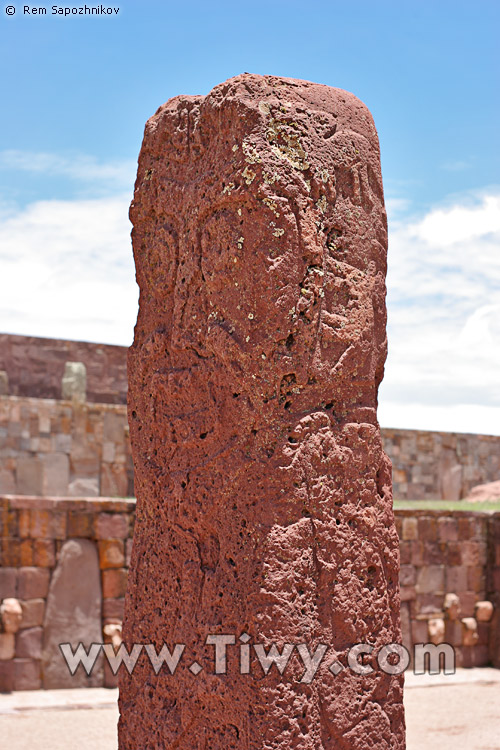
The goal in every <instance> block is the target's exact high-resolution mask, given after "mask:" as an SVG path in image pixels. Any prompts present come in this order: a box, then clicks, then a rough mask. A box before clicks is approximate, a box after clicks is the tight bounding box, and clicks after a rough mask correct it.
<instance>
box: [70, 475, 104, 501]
mask: <svg viewBox="0 0 500 750" xmlns="http://www.w3.org/2000/svg"><path fill="white" fill-rule="evenodd" d="M99 494H100V491H99V478H98V477H80V478H77V479H74V480H73V481H72V482H70V483H69V487H68V495H69V496H70V497H99Z"/></svg>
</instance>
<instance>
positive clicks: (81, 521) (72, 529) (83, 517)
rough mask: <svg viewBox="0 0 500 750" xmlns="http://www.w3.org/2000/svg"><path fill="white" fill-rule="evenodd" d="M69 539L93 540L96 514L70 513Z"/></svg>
mask: <svg viewBox="0 0 500 750" xmlns="http://www.w3.org/2000/svg"><path fill="white" fill-rule="evenodd" d="M67 534H68V537H69V538H71V537H82V538H84V539H89V538H92V536H93V534H94V514H93V513H90V512H88V511H71V510H70V511H68V526H67Z"/></svg>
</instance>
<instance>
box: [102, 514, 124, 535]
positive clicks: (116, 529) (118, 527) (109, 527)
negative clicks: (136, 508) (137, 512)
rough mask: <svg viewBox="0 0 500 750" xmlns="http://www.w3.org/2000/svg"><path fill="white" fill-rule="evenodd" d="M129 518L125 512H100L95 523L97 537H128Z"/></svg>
mask: <svg viewBox="0 0 500 750" xmlns="http://www.w3.org/2000/svg"><path fill="white" fill-rule="evenodd" d="M128 533H129V518H128V516H126V515H125V514H123V513H99V515H98V516H97V519H96V523H95V534H96V538H97V539H126V538H127V537H128Z"/></svg>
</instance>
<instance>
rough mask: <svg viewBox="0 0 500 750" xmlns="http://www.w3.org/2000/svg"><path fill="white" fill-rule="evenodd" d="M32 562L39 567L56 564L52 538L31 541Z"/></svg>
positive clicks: (50, 566)
mask: <svg viewBox="0 0 500 750" xmlns="http://www.w3.org/2000/svg"><path fill="white" fill-rule="evenodd" d="M33 559H34V564H35V565H36V566H37V567H40V568H53V567H54V565H55V564H56V549H55V543H54V541H53V540H52V539H35V540H34V541H33Z"/></svg>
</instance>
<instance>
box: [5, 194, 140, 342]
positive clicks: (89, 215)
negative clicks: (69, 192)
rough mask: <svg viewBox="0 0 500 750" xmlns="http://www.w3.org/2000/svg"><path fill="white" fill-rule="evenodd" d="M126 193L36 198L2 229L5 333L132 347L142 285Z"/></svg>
mask: <svg viewBox="0 0 500 750" xmlns="http://www.w3.org/2000/svg"><path fill="white" fill-rule="evenodd" d="M129 202H130V196H129V195H122V196H118V197H114V198H103V199H99V200H75V201H39V202H36V203H33V204H30V205H29V206H27V207H26V208H25V209H22V210H17V211H12V210H11V211H10V213H9V215H8V216H7V217H6V218H4V220H3V222H2V223H1V224H0V262H1V265H2V275H1V277H0V314H1V319H2V330H3V331H6V332H10V333H19V334H26V335H33V336H48V337H54V338H69V339H80V340H87V341H98V342H103V343H116V344H124V345H129V344H130V343H131V341H132V337H133V327H134V324H135V319H136V315H137V287H136V284H135V272H134V264H133V258H132V249H131V243H130V224H129V221H128V218H127V214H128V205H129Z"/></svg>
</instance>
